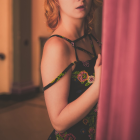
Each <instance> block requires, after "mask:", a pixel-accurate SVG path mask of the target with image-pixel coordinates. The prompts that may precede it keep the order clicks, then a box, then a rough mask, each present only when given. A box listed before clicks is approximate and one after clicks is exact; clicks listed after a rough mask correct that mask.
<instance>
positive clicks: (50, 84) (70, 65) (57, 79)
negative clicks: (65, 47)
mask: <svg viewBox="0 0 140 140" xmlns="http://www.w3.org/2000/svg"><path fill="white" fill-rule="evenodd" d="M76 63H77V61H74V62H73V63H71V64H69V65H68V67H67V68H66V69H65V70H64V71H63V72H62V73H61V74H59V75H58V76H57V78H55V79H54V80H53V81H52V82H51V83H49V84H48V85H46V86H45V87H43V90H46V89H48V88H49V87H51V86H52V85H53V84H55V83H56V82H57V81H59V80H60V79H61V78H62V77H63V76H64V75H65V74H66V72H67V71H68V70H69V69H70V68H71V67H72V66H73V65H74V64H76Z"/></svg>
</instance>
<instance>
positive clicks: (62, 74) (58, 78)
mask: <svg viewBox="0 0 140 140" xmlns="http://www.w3.org/2000/svg"><path fill="white" fill-rule="evenodd" d="M65 73H66V72H64V73H63V72H62V73H61V74H60V75H59V76H58V77H57V80H56V81H59V80H60V78H61V77H62V76H64V74H65Z"/></svg>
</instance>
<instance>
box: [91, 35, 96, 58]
mask: <svg viewBox="0 0 140 140" xmlns="http://www.w3.org/2000/svg"><path fill="white" fill-rule="evenodd" d="M89 39H90V41H91V47H92V50H93V53H94V54H95V56H96V58H97V55H96V51H95V48H94V45H93V41H92V39H91V36H90V35H89Z"/></svg>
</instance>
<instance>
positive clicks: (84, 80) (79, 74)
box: [72, 70, 95, 86]
mask: <svg viewBox="0 0 140 140" xmlns="http://www.w3.org/2000/svg"><path fill="white" fill-rule="evenodd" d="M94 75H95V73H93V75H90V76H89V75H88V73H87V72H86V71H85V70H83V71H75V72H73V73H72V78H73V79H74V81H76V79H78V80H79V81H80V83H81V84H85V86H89V85H90V84H91V83H93V82H94V79H95V76H94Z"/></svg>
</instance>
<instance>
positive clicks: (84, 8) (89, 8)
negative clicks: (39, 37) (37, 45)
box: [41, 0, 101, 140]
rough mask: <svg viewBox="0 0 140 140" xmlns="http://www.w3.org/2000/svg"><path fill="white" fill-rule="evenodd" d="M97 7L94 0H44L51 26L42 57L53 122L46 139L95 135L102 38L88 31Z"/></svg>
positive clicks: (67, 139) (82, 138)
mask: <svg viewBox="0 0 140 140" xmlns="http://www.w3.org/2000/svg"><path fill="white" fill-rule="evenodd" d="M95 8H96V5H95V3H94V2H93V0H46V1H45V10H46V13H45V15H46V18H47V25H48V26H49V27H50V28H51V29H53V33H52V34H51V36H50V37H49V39H48V40H47V41H46V43H45V45H44V50H43V56H42V61H41V75H42V81H43V86H44V97H45V102H46V106H47V111H48V114H49V118H50V121H51V123H52V126H53V127H54V131H53V132H52V133H51V135H50V136H49V138H48V140H90V139H92V140H93V139H95V129H96V117H97V110H96V107H97V102H98V97H99V89H100V78H101V55H100V52H101V50H100V43H99V42H98V41H97V39H96V38H95V37H94V36H93V35H92V34H91V33H90V32H91V29H92V28H91V27H92V26H91V25H93V21H92V19H93V12H94V10H95ZM97 55H98V56H97ZM97 57H98V58H97Z"/></svg>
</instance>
